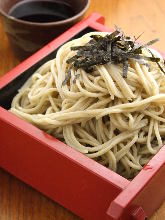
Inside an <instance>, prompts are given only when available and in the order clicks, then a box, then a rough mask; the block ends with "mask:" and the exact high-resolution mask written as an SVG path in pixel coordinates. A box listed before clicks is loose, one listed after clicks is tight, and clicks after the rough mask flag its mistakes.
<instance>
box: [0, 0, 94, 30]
mask: <svg viewBox="0 0 165 220" xmlns="http://www.w3.org/2000/svg"><path fill="white" fill-rule="evenodd" d="M89 6H90V0H87V2H86V4H85V5H84V8H83V9H82V10H81V11H80V12H79V13H77V14H76V15H74V16H73V17H71V18H68V19H65V20H62V21H54V22H45V23H42V22H30V21H23V20H21V19H18V18H15V17H13V16H10V15H8V14H7V13H6V12H4V11H3V10H2V9H1V8H0V14H1V15H2V16H4V17H5V18H7V19H8V20H11V21H15V22H17V23H20V24H24V25H29V26H37V27H41V26H43V27H48V26H53V25H55V26H58V25H63V24H69V23H71V22H73V21H76V20H77V19H79V18H80V17H81V16H83V15H84V14H85V12H86V11H87V10H88V8H89Z"/></svg>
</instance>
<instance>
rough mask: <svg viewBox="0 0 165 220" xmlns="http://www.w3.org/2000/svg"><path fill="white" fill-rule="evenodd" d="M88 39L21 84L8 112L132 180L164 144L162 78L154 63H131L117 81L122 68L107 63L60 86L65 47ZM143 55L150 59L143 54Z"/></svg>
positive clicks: (87, 37) (79, 72) (73, 72)
mask: <svg viewBox="0 0 165 220" xmlns="http://www.w3.org/2000/svg"><path fill="white" fill-rule="evenodd" d="M91 34H92V35H93V34H98V32H97V33H89V34H86V35H84V36H83V37H81V38H79V39H76V40H73V41H70V42H68V43H66V44H65V45H63V46H62V47H61V48H60V49H59V50H58V52H57V55H56V58H55V59H53V60H50V61H48V62H47V63H45V64H44V65H42V66H41V67H40V68H39V69H38V70H37V71H36V72H35V73H34V74H33V75H32V77H30V78H29V80H28V81H27V82H26V83H25V84H24V85H23V87H22V88H21V89H20V90H19V92H18V94H17V95H16V96H15V97H14V99H13V101H12V105H11V109H10V111H11V112H12V113H14V114H16V115H17V116H19V117H21V118H23V119H25V120H27V121H29V122H30V123H32V124H34V125H36V126H37V127H39V128H41V129H43V130H44V131H46V132H47V133H49V134H51V135H53V136H55V137H56V138H58V139H60V140H62V141H64V142H65V143H67V144H68V145H69V146H70V147H72V148H74V149H76V150H77V151H79V152H81V153H83V154H85V155H86V156H88V157H89V158H93V159H94V160H96V161H97V162H99V163H101V164H102V165H105V166H106V167H108V168H109V169H111V170H113V171H114V172H117V173H119V174H120V175H122V176H124V177H126V178H133V177H134V176H135V175H136V174H137V173H138V172H139V171H140V170H141V169H142V168H143V165H144V164H146V163H147V162H148V161H149V160H150V159H151V158H152V157H153V155H155V154H156V153H157V152H158V150H159V149H160V148H161V147H162V146H163V144H164V138H165V112H164V106H165V76H164V74H163V73H162V72H161V71H160V69H159V68H158V66H157V64H156V63H153V62H149V61H147V64H148V65H144V64H140V63H138V62H136V61H133V60H130V61H129V68H128V73H127V78H123V76H122V72H123V68H122V65H115V64H109V63H108V64H105V65H100V66H97V67H96V70H95V71H94V72H93V73H92V74H89V73H86V72H85V71H84V70H82V69H78V70H74V69H71V77H70V79H69V81H68V83H67V84H66V85H62V83H63V81H64V79H65V77H66V73H67V70H68V68H69V64H67V63H66V60H67V59H68V58H70V57H72V56H73V55H75V51H71V50H70V47H71V46H76V45H84V44H86V43H87V42H88V41H89V40H90V35H91ZM99 34H100V35H105V34H107V33H99ZM143 53H144V54H145V55H146V56H149V55H150V54H149V53H148V51H147V50H146V49H144V50H143ZM153 53H154V54H156V55H157V56H160V55H159V54H158V53H156V52H153ZM161 62H163V61H161ZM76 75H79V77H78V78H77V79H76V80H75V76H76Z"/></svg>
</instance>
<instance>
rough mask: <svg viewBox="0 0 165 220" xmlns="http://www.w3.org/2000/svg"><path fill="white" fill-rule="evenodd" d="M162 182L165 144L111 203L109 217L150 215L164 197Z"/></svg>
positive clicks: (163, 178)
mask: <svg viewBox="0 0 165 220" xmlns="http://www.w3.org/2000/svg"><path fill="white" fill-rule="evenodd" d="M164 184H165V146H164V147H162V148H161V150H160V151H159V152H158V153H157V154H156V155H155V156H154V157H153V158H152V160H150V162H149V163H148V164H147V165H146V166H145V167H144V168H143V170H142V171H141V172H140V173H139V174H138V175H137V176H136V177H135V178H134V179H133V180H132V181H131V183H130V184H129V186H128V187H127V188H126V189H125V190H124V191H123V192H122V193H120V195H119V196H118V197H117V198H116V199H115V200H114V201H113V202H112V203H111V205H110V207H109V209H108V211H107V214H108V216H110V218H109V219H113V220H116V219H129V218H131V216H132V219H139V220H140V219H145V217H147V216H148V217H150V216H151V215H152V214H153V213H154V212H155V211H156V209H157V208H158V207H159V206H160V204H161V203H162V202H163V200H164V198H165V187H164ZM140 207H141V208H140ZM139 208H140V209H139ZM138 216H139V217H138Z"/></svg>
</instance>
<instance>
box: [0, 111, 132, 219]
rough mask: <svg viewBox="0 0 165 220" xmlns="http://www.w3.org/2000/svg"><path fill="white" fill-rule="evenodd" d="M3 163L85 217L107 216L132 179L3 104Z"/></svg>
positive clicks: (0, 123)
mask: <svg viewBox="0 0 165 220" xmlns="http://www.w3.org/2000/svg"><path fill="white" fill-rule="evenodd" d="M0 115H1V117H0V139H1V142H0V166H1V167H2V168H4V169H5V170H7V171H9V172H10V173H11V174H13V175H15V176H16V177H18V178H19V179H21V180H23V181H24V182H25V183H27V184H29V185H31V186H32V187H34V188H35V189H37V190H39V191H40V192H42V193H43V194H45V195H47V196H48V197H50V198H52V199H53V200H55V201H57V202H58V203H60V204H62V205H63V206H65V207H66V208H68V209H70V210H71V211H73V212H74V213H76V214H77V215H79V216H81V217H83V218H84V219H96V220H97V219H98V220H100V219H105V217H106V210H107V208H108V206H109V204H110V203H111V201H113V200H114V199H115V198H116V196H117V195H118V194H119V193H120V192H121V191H122V190H123V189H124V188H125V187H126V186H127V185H128V184H129V181H127V180H125V179H124V178H122V177H120V176H119V175H117V174H116V173H113V172H111V171H110V170H108V169H107V168H105V167H103V166H102V165H100V164H98V163H97V162H95V161H93V160H92V159H89V158H87V157H86V156H84V155H82V154H81V153H79V152H77V151H75V150H74V149H72V148H70V147H68V146H67V145H65V144H64V143H62V142H60V141H58V140H56V139H55V138H53V137H51V136H50V135H47V134H45V132H42V131H41V130H39V129H38V128H36V127H34V126H33V125H31V124H29V123H27V122H25V121H23V120H21V119H19V118H17V117H16V116H14V115H13V114H11V113H9V112H6V110H3V109H2V108H0Z"/></svg>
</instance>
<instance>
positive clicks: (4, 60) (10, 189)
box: [0, 0, 165, 220]
mask: <svg viewBox="0 0 165 220" xmlns="http://www.w3.org/2000/svg"><path fill="white" fill-rule="evenodd" d="M93 11H97V12H100V13H101V14H102V15H104V16H105V18H106V25H107V26H109V27H113V26H114V24H116V25H118V26H119V27H121V28H122V29H123V30H124V31H125V32H126V33H127V34H132V35H135V36H137V35H139V34H140V33H142V32H144V33H143V35H142V37H141V41H145V42H146V41H149V40H151V39H152V38H155V37H159V38H160V42H158V43H157V44H156V45H155V47H156V48H157V49H159V50H162V51H165V41H164V39H165V28H164V21H165V1H164V0H91V5H90V8H89V10H88V12H87V15H89V14H90V13H91V12H93ZM18 63H19V61H18V60H17V59H16V58H15V56H14V54H13V52H12V50H11V48H10V45H9V43H8V40H7V37H6V35H5V34H4V32H3V27H2V23H1V20H0V76H2V75H3V74H5V73H6V72H7V71H8V70H10V69H11V68H13V67H14V66H16V65H17V64H18ZM152 199H154V198H151V202H152ZM76 219H77V220H78V219H79V218H78V217H77V216H75V215H74V214H72V213H71V212H69V211H67V210H66V209H65V208H63V207H61V206H60V205H58V204H57V203H55V202H53V201H51V200H50V199H48V198H46V197H44V196H43V195H41V194H40V193H38V192H37V191H35V190H34V189H32V188H30V187H29V186H27V185H26V184H24V183H22V182H21V181H19V180H17V179H16V178H15V177H13V176H11V175H10V174H8V173H6V172H5V171H3V170H2V169H0V220H76ZM164 219H165V202H164V203H163V204H162V206H161V207H160V208H159V210H157V211H156V212H155V214H154V215H153V217H152V218H151V220H164Z"/></svg>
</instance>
